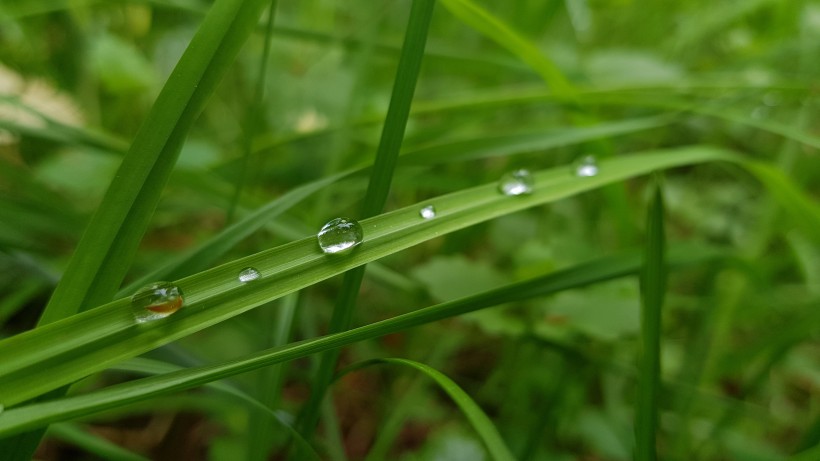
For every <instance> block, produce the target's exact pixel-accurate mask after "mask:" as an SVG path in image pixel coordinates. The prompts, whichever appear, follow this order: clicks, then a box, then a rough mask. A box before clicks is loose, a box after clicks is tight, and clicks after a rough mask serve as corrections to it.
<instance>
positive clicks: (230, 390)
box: [111, 357, 321, 460]
mask: <svg viewBox="0 0 820 461" xmlns="http://www.w3.org/2000/svg"><path fill="white" fill-rule="evenodd" d="M111 369H112V370H119V371H128V372H133V373H140V374H145V375H162V374H166V373H175V372H179V371H182V370H184V368H182V367H180V366H177V365H173V364H170V363H165V362H160V361H158V360H151V359H146V358H141V357H136V358H133V359H130V360H128V361H127V362H124V363H121V364H119V365H117V366H115V367H112V368H111ZM205 387H207V388H209V389H210V390H212V391H216V392H219V393H221V394H224V395H227V396H230V397H231V398H234V399H236V400H238V401H239V402H241V403H242V404H244V405H246V406H247V407H248V409H249V410H252V411H256V412H258V414H261V415H264V416H266V417H267V419H268V420H269V421H271V422H273V423H275V424H276V426H278V427H280V428H282V429H284V430H285V431H286V432H287V433H288V434H289V435H290V436H291V437H292V438H293V440H295V441H296V444H297V445H298V446H299V448H300V449H301V450H302V451H303V453H305V455H306V456H309V457H310V459H314V460H318V459H321V458H320V456H319V454H318V453H316V451H315V450H314V449H313V447H311V446H310V444H309V443H308V442H307V440H305V439H304V438H302V436H301V435H300V434H299V432H297V431H296V429H294V427H293V426H292V425H291V424H290V423H289V422H288V421H287V419H286V418H285V416H288V417H289V415H283V414H281V413H282V412H280V411H276V410H273V409H272V408H270V407H268V406H266V405H265V404H263V403H262V402H260V401H259V400H257V399H255V398H253V397H251V396H250V395H248V394H247V393H245V392H243V391H242V390H240V389H238V388H237V387H236V386H233V385H231V384H229V383H224V382H219V381H214V382H210V383H208V384H205Z"/></svg>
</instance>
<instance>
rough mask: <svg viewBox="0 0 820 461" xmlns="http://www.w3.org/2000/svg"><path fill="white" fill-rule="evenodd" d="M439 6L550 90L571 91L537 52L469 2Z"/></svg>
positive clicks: (446, 1)
mask: <svg viewBox="0 0 820 461" xmlns="http://www.w3.org/2000/svg"><path fill="white" fill-rule="evenodd" d="M441 3H442V5H443V6H444V7H446V8H447V9H448V10H450V12H451V13H452V14H453V15H454V16H456V17H457V18H459V19H460V20H461V21H463V22H464V23H466V24H468V25H469V26H470V27H472V28H474V29H475V30H477V31H479V32H481V33H482V34H484V35H486V36H487V37H489V38H490V39H492V40H493V41H495V42H496V43H498V44H499V45H501V46H503V47H504V48H506V49H507V50H508V51H510V52H512V53H513V54H515V55H516V56H518V57H519V58H520V59H521V60H522V61H524V62H525V63H527V64H528V65H529V66H530V67H531V68H533V69H534V70H535V71H536V72H538V74H539V75H540V76H541V78H542V79H543V80H544V82H546V83H547V85H549V87H550V90H552V91H553V92H554V93H557V94H562V95H570V94H572V93H573V92H574V89H573V88H572V86H571V85H570V83H569V81H568V80H567V79H566V77H564V74H563V73H562V72H561V70H560V69H559V68H558V66H556V65H555V63H553V62H552V61H551V60H550V59H549V58H547V57H546V56H545V55H544V54H543V53H542V52H541V50H539V49H538V47H536V46H535V45H533V43H532V41H530V40H527V39H525V38H524V37H522V36H521V35H520V34H518V33H517V32H516V31H515V30H513V29H512V28H511V27H510V26H508V25H507V24H505V23H504V22H502V21H501V20H500V19H498V18H496V17H495V16H493V15H492V14H491V13H490V12H488V11H487V10H485V9H483V8H482V7H480V6H478V5H476V4H475V3H473V2H471V1H470V0H442V2H441Z"/></svg>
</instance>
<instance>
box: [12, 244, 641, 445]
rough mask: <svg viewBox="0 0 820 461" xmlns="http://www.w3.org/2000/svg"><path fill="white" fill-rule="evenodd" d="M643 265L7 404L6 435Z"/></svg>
mask: <svg viewBox="0 0 820 461" xmlns="http://www.w3.org/2000/svg"><path fill="white" fill-rule="evenodd" d="M639 267H640V258H639V256H638V255H637V254H636V253H629V254H624V255H618V256H610V257H606V258H600V259H598V260H595V261H591V262H588V263H584V264H579V265H577V266H574V267H571V268H568V269H564V270H560V271H556V272H553V273H550V274H547V275H544V276H541V277H535V278H533V279H529V280H525V281H522V282H518V283H514V284H510V285H508V286H505V287H502V288H498V289H495V290H491V291H487V292H484V293H481V294H478V295H474V296H470V297H467V298H462V299H458V300H455V301H451V302H447V303H442V304H438V305H436V306H431V307H427V308H424V309H420V310H417V311H414V312H410V313H408V314H403V315H400V316H397V317H394V318H391V319H388V320H384V321H381V322H377V323H373V324H370V325H367V326H363V327H359V328H355V329H353V330H348V331H344V332H341V333H335V334H331V335H327V336H323V337H320V338H314V339H310V340H306V341H301V342H297V343H292V344H289V345H286V346H282V347H277V348H273V349H268V350H264V351H260V352H257V353H254V354H251V355H249V356H246V357H243V358H239V359H236V360H232V361H229V362H225V363H221V364H216V365H211V366H205V367H199V368H189V369H186V370H180V371H176V372H171V373H167V374H164V375H160V376H155V377H150V378H144V379H139V380H136V381H132V382H129V383H124V384H120V385H116V386H112V387H109V388H106V389H104V390H101V391H97V392H92V393H89V394H85V395H80V396H74V397H68V398H63V399H59V400H55V401H52V402H45V403H35V404H31V405H26V406H22V407H20V408H11V409H7V410H6V411H5V412H4V413H3V415H2V416H3V417H1V418H0V437H2V436H6V435H9V434H14V433H17V432H20V431H23V430H28V429H32V428H36V427H39V426H41V425H43V424H48V423H51V422H55V421H62V420H68V419H73V418H77V417H80V416H84V415H89V414H93V413H96V412H100V411H104V410H107V409H111V408H114V407H117V406H120V405H125V404H128V403H132V402H136V401H140V400H144V399H147V398H151V397H154V396H158V395H163V394H168V393H172V392H176V391H179V390H183V389H189V388H192V387H196V386H199V385H202V384H205V383H208V382H212V381H215V380H218V379H223V378H226V377H229V376H233V375H236V374H239V373H244V372H247V371H250V370H254V369H257V368H260V367H263V366H268V365H273V364H276V363H282V362H286V361H289V360H294V359H296V358H300V357H306V356H308V355H311V354H315V353H318V352H322V351H325V350H331V349H336V348H339V347H342V346H344V345H347V344H352V343H354V342H358V341H362V340H365V339H371V338H375V337H379V336H382V335H386V334H390V333H395V332H397V331H401V330H404V329H407V328H412V327H415V326H419V325H424V324H426V323H430V322H434V321H437V320H442V319H445V318H449V317H453V316H457V315H462V314H465V313H467V312H473V311H476V310H479V309H483V308H487V307H491V306H495V305H498V304H503V303H509V302H515V301H521V300H525V299H530V298H532V297H536V296H545V295H549V294H552V293H556V292H559V291H563V290H568V289H571V288H575V287H581V286H586V285H590V284H593V283H596V282H600V281H605V280H611V279H614V278H617V277H623V276H626V275H631V274H635V273H637V271H638V269H639ZM4 389H6V388H4Z"/></svg>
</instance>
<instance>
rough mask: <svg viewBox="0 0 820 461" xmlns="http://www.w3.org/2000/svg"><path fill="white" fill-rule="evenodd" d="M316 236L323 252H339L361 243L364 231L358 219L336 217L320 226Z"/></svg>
mask: <svg viewBox="0 0 820 461" xmlns="http://www.w3.org/2000/svg"><path fill="white" fill-rule="evenodd" d="M316 238H317V239H318V240H319V246H320V247H321V248H322V251H324V252H325V253H340V252H342V251H345V250H347V249H350V248H353V247H355V246H356V245H358V244H360V243H362V240H364V231H362V225H361V224H359V223H358V221H355V220H353V219H348V218H336V219H331V220H330V221H328V223H327V224H325V225H324V226H322V229H321V230H319V234H317V235H316Z"/></svg>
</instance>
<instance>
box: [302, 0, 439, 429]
mask: <svg viewBox="0 0 820 461" xmlns="http://www.w3.org/2000/svg"><path fill="white" fill-rule="evenodd" d="M434 6H435V0H414V1H413V4H412V7H411V9H410V17H409V19H408V21H407V30H406V32H405V37H404V44H403V46H402V52H401V56H400V57H399V64H398V66H397V69H396V78H395V81H394V83H393V92H392V94H391V96H390V106H389V107H388V109H387V116H386V117H385V121H384V127H383V128H382V134H381V139H380V141H379V148H378V151H377V152H376V159H375V161H374V163H373V170H372V171H371V174H370V182H369V183H368V187H367V193H366V194H365V197H364V205H363V207H362V215H363V216H364V217H366V218H369V217H371V216H375V215H377V214H379V213H381V211H382V209H383V208H384V204H385V203H386V202H387V195H388V193H389V192H390V183H391V182H392V180H393V172H394V171H395V169H396V164H397V162H398V157H399V152H400V150H401V144H402V141H403V140H404V132H405V129H406V128H407V119H408V117H409V116H410V105H411V104H412V102H413V95H414V94H415V91H416V82H417V81H418V77H419V72H420V71H421V62H422V59H423V58H424V47H425V46H426V44H427V32H428V30H429V28H430V21H431V20H432V18H433V7H434ZM364 271H365V266H364V265H362V266H360V267H356V268H354V269H353V270H351V271H350V272H348V273H346V274H345V277H344V281H343V282H342V288H341V291H340V293H339V295H338V298H337V302H336V305H335V307H334V309H333V316H332V317H331V319H330V325H329V329H330V332H332V333H335V332H339V331H344V330H347V329H349V328H350V325H351V323H352V320H353V310H354V307H355V305H356V298H357V297H358V295H359V289H360V287H361V284H362V279H363V278H364ZM338 358H339V352H338V351H336V350H334V351H329V352H327V353H325V354H323V355H322V356H321V357H320V359H319V369H318V371H317V373H316V376H315V378H314V379H313V383H312V388H311V394H310V400H309V401H308V403H307V404H306V405H305V409H304V411H303V415H302V416H303V419H302V425H301V430H302V433H303V434H306V435H307V434H310V433H311V432H313V430H314V428H315V427H316V424H317V423H318V421H319V409H320V406H321V403H322V400H323V398H324V394H325V390H326V389H327V386H328V385H329V384H330V381H331V379H332V378H333V370H334V369H335V368H336V362H337V361H338Z"/></svg>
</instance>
